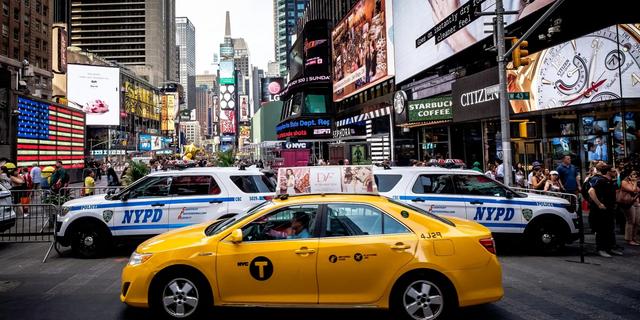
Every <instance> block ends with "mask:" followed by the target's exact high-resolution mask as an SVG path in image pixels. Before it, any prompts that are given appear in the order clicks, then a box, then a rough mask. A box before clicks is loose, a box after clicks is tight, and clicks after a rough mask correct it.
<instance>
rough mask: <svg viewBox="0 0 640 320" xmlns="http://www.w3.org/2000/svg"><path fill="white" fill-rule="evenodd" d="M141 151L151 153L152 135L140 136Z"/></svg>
mask: <svg viewBox="0 0 640 320" xmlns="http://www.w3.org/2000/svg"><path fill="white" fill-rule="evenodd" d="M139 150H140V151H151V135H150V134H141V135H140V145H139Z"/></svg>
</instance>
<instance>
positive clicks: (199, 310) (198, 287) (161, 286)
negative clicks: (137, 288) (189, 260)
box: [149, 272, 211, 319]
mask: <svg viewBox="0 0 640 320" xmlns="http://www.w3.org/2000/svg"><path fill="white" fill-rule="evenodd" d="M204 283H205V282H204V281H203V280H202V279H201V277H199V276H197V275H196V274H194V273H192V272H172V273H169V274H165V275H162V276H161V278H160V279H159V281H157V282H156V283H155V284H154V286H153V288H152V290H150V291H151V292H150V297H149V298H150V300H149V303H150V306H151V308H152V309H153V311H154V312H155V313H156V314H157V315H159V316H161V317H162V318H166V319H199V318H200V317H202V316H203V314H204V313H205V310H206V309H208V308H209V307H210V305H211V303H210V301H211V299H210V297H209V291H208V290H207V289H206V287H205V285H204Z"/></svg>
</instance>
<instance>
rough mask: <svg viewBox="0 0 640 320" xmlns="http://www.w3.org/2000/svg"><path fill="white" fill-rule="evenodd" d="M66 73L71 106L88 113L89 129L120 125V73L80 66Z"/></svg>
mask: <svg viewBox="0 0 640 320" xmlns="http://www.w3.org/2000/svg"><path fill="white" fill-rule="evenodd" d="M67 69H68V72H67V98H68V100H69V105H71V106H73V107H76V108H79V109H82V110H83V111H84V112H85V113H86V119H87V120H86V121H87V125H88V126H117V125H119V124H120V69H119V68H111V67H98V66H88V65H80V64H70V65H68V67H67Z"/></svg>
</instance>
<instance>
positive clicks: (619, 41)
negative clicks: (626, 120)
mask: <svg viewBox="0 0 640 320" xmlns="http://www.w3.org/2000/svg"><path fill="white" fill-rule="evenodd" d="M639 53H640V29H639V28H638V26H637V25H633V24H622V25H617V26H615V25H614V26H610V27H608V28H604V29H602V30H598V31H596V32H593V33H590V34H588V35H585V36H582V37H580V38H577V39H574V40H571V41H567V42H564V43H561V44H559V45H556V46H553V47H551V48H548V49H545V50H542V51H540V52H537V53H534V54H531V55H529V56H528V58H530V59H531V63H530V64H529V65H526V66H522V67H520V68H518V69H512V68H510V70H509V71H508V72H507V80H508V90H509V91H510V92H528V93H529V99H528V100H511V107H512V110H513V112H514V113H523V112H531V111H538V110H545V109H553V108H559V107H568V106H573V105H578V104H584V103H597V102H602V101H607V100H614V99H620V98H638V97H640V86H639V85H638V84H640V76H639V75H640V61H639V60H638V54H639ZM508 67H511V65H509V66H508Z"/></svg>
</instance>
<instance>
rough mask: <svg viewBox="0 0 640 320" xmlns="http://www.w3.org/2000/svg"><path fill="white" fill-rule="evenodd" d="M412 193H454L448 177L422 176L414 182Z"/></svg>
mask: <svg viewBox="0 0 640 320" xmlns="http://www.w3.org/2000/svg"><path fill="white" fill-rule="evenodd" d="M413 193H418V194H432V193H433V194H440V193H450V194H452V193H455V192H454V189H453V182H452V181H451V176H449V175H433V174H430V175H426V174H422V175H420V176H419V177H418V180H416V183H415V184H414V185H413Z"/></svg>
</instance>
